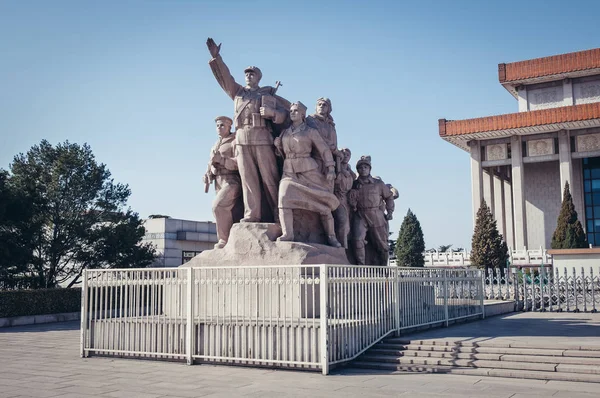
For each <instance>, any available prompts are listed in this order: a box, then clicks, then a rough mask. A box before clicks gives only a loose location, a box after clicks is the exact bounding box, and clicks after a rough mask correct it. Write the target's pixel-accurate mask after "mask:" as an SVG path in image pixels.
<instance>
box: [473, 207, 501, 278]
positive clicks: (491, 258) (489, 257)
mask: <svg viewBox="0 0 600 398" xmlns="http://www.w3.org/2000/svg"><path fill="white" fill-rule="evenodd" d="M507 261H508V246H507V245H506V242H504V239H503V238H502V235H500V233H499V232H498V227H497V225H496V220H494V216H493V215H492V211H491V210H490V208H489V207H488V205H487V204H486V203H485V200H482V201H481V206H480V207H479V210H478V211H477V219H476V220H475V231H474V232H473V239H472V241H471V264H472V265H475V266H478V267H485V268H504V267H506V262H507Z"/></svg>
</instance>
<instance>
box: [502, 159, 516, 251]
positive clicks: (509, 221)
mask: <svg viewBox="0 0 600 398" xmlns="http://www.w3.org/2000/svg"><path fill="white" fill-rule="evenodd" d="M508 167H510V166H507V168H508ZM506 172H508V170H506ZM502 187H503V191H504V214H505V215H506V217H505V218H506V228H505V230H504V232H505V235H504V238H505V239H506V244H507V245H508V246H509V247H511V248H513V249H515V248H516V247H517V245H516V244H515V221H514V220H515V218H514V217H513V202H512V177H511V178H510V180H509V178H508V175H506V174H505V179H504V182H503V184H502Z"/></svg>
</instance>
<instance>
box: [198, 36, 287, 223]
mask: <svg viewBox="0 0 600 398" xmlns="http://www.w3.org/2000/svg"><path fill="white" fill-rule="evenodd" d="M206 45H207V47H208V50H209V52H210V55H211V57H212V59H211V60H210V61H209V65H210V68H211V70H212V72H213V74H214V76H215V79H216V80H217V82H218V83H219V85H220V86H221V88H222V89H223V90H224V91H225V92H226V93H227V95H229V97H230V98H231V99H232V100H233V101H234V112H235V113H234V118H233V120H234V124H235V128H236V135H237V138H236V140H237V151H238V154H237V161H238V167H239V172H240V177H241V181H242V191H243V198H244V218H242V220H241V221H242V222H261V221H271V219H270V217H269V216H268V215H265V214H263V210H265V209H268V210H271V211H273V220H274V221H276V222H277V218H278V217H277V211H276V208H277V198H278V187H279V179H280V175H279V170H278V168H277V161H276V158H275V151H274V147H273V135H272V133H273V129H274V126H275V125H283V124H284V123H285V122H286V119H287V116H288V110H287V109H288V108H289V102H287V101H286V100H284V99H283V98H281V97H279V96H276V95H275V92H276V91H277V87H268V86H265V87H260V86H259V82H260V80H261V78H262V72H261V70H260V69H259V68H258V67H256V66H249V67H247V68H246V69H245V70H244V73H245V78H246V85H245V86H242V85H241V84H239V83H237V82H236V81H235V79H234V78H233V76H232V75H231V73H230V72H229V68H228V67H227V65H226V64H225V62H223V59H222V58H221V55H220V50H221V45H220V44H219V45H217V44H216V43H215V42H214V40H213V39H211V38H209V39H208V40H207V41H206ZM263 196H264V199H265V200H266V201H267V206H264V205H263Z"/></svg>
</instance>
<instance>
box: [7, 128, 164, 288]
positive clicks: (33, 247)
mask: <svg viewBox="0 0 600 398" xmlns="http://www.w3.org/2000/svg"><path fill="white" fill-rule="evenodd" d="M0 176H1V178H0V182H1V183H0V224H1V225H0V240H2V242H3V244H0V254H2V256H1V257H0V270H1V272H0V276H1V274H6V275H5V276H4V277H3V278H5V279H9V276H8V275H11V277H12V279H14V278H16V277H22V276H26V277H28V278H33V282H32V283H30V286H31V287H45V288H50V287H56V286H57V285H59V284H61V283H65V282H68V283H70V284H69V286H71V285H73V284H75V283H77V282H78V280H79V278H80V277H81V274H82V272H83V270H84V269H86V268H111V267H112V268H127V267H144V266H147V265H149V264H151V263H152V261H153V260H154V257H155V249H154V248H153V247H152V246H151V245H150V244H149V243H144V242H143V241H142V238H143V236H144V234H145V229H144V226H143V225H142V220H141V219H140V218H139V216H138V215H137V213H134V212H133V211H131V209H129V208H128V207H127V206H126V202H127V199H128V198H129V196H130V194H131V192H130V190H129V187H128V186H127V185H123V184H119V183H115V182H114V181H113V179H112V178H111V174H110V172H109V170H108V169H107V168H106V166H105V165H104V164H101V163H98V162H96V159H95V157H94V155H93V153H92V151H91V148H90V147H89V146H88V145H87V144H84V145H83V146H80V145H77V144H72V143H69V142H68V141H67V142H65V143H62V144H58V145H57V146H56V147H53V146H52V145H51V144H50V143H49V142H48V141H46V140H43V141H42V142H41V143H40V144H39V145H35V146H33V147H32V148H31V149H30V150H29V151H28V152H27V153H26V154H19V155H17V156H15V158H14V161H13V163H12V164H11V166H10V173H6V172H2V173H0ZM2 209H4V210H2ZM3 214H4V215H3ZM5 237H13V238H14V237H21V238H22V239H20V240H17V239H13V240H12V241H7V240H6V239H5ZM6 253H8V254H10V256H7V255H5V254H6ZM8 260H10V262H9V261H8ZM9 282H10V281H9Z"/></svg>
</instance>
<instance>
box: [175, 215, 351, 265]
mask: <svg viewBox="0 0 600 398" xmlns="http://www.w3.org/2000/svg"><path fill="white" fill-rule="evenodd" d="M280 235H281V227H280V226H279V225H278V224H273V223H238V224H234V225H233V227H232V228H231V233H230V235H229V242H228V243H227V245H226V246H225V247H224V248H222V249H214V250H206V251H204V252H202V253H200V254H199V255H197V256H196V257H194V258H193V259H192V260H190V261H189V262H187V263H186V264H184V265H182V267H206V266H208V267H211V266H212V267H238V266H252V265H309V264H343V265H346V264H350V263H349V262H348V258H347V257H346V251H345V250H344V248H335V247H331V246H328V245H323V244H319V243H302V242H277V241H276V239H277V237H279V236H280Z"/></svg>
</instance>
